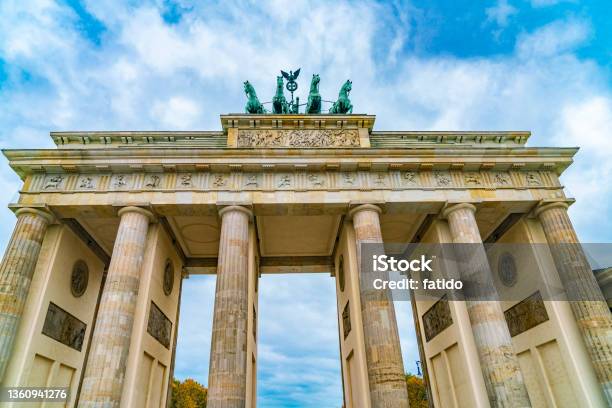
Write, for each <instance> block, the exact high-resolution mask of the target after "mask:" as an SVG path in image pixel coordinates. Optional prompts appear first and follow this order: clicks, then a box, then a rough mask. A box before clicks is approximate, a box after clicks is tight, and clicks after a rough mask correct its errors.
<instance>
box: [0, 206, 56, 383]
mask: <svg viewBox="0 0 612 408" xmlns="http://www.w3.org/2000/svg"><path fill="white" fill-rule="evenodd" d="M15 215H16V216H17V224H16V225H15V229H14V230H13V235H12V236H11V240H10V242H9V244H8V246H7V248H6V252H5V253H4V258H3V259H2V265H0V382H1V381H2V380H4V372H5V371H6V367H7V365H8V362H9V359H10V356H11V352H12V350H13V342H14V341H15V335H16V334H17V328H18V327H19V320H20V319H21V315H22V314H23V308H24V306H25V302H26V298H27V296H28V292H29V291H30V283H31V282H32V275H34V268H35V266H36V262H37V261H38V254H39V253H40V248H41V246H42V241H43V238H44V237H45V232H46V231H47V226H48V225H49V224H50V223H51V222H52V221H53V216H52V215H51V213H49V212H47V211H43V210H37V209H34V208H20V209H18V210H17V211H16V212H15Z"/></svg>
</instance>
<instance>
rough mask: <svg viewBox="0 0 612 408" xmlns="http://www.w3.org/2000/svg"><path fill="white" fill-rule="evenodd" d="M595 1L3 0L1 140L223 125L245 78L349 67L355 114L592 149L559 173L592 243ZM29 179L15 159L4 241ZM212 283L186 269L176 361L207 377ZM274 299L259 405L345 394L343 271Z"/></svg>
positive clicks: (264, 288) (605, 238) (337, 75)
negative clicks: (339, 309)
mask: <svg viewBox="0 0 612 408" xmlns="http://www.w3.org/2000/svg"><path fill="white" fill-rule="evenodd" d="M200 3H206V4H200ZM584 3H587V2H578V1H558V0H531V1H526V0H491V1H482V2H474V1H470V0H455V1H435V0H425V1H418V2H416V1H415V2H414V3H412V2H408V1H406V2H402V1H395V2H389V3H382V2H343V1H336V2H321V3H307V2H303V1H299V0H294V1H291V2H280V1H258V2H247V3H238V2H232V1H227V0H226V1H221V2H218V3H215V2H199V1H195V0H194V1H188V0H176V1H172V0H152V1H142V2H141V1H135V0H130V1H125V0H117V1H102V0H68V1H50V0H2V1H0V146H1V147H2V148H20V147H30V148H31V147H41V148H51V147H53V143H52V142H51V139H50V138H49V137H48V133H49V131H51V130H183V129H189V130H208V129H218V128H219V127H220V126H219V116H218V115H219V114H220V113H227V112H239V111H241V110H242V108H243V104H244V99H245V98H244V95H243V92H242V82H243V81H244V80H246V79H248V80H250V81H251V83H253V84H254V86H255V87H256V89H257V92H258V94H259V95H260V97H261V99H262V100H269V99H270V98H271V96H272V94H273V91H274V87H275V76H276V75H277V74H278V71H279V70H280V69H284V70H289V69H293V70H295V69H296V68H298V67H301V68H302V74H301V78H302V82H301V88H300V89H301V90H302V91H304V89H305V88H307V78H309V77H310V76H311V75H312V74H313V73H319V74H320V75H321V93H322V94H323V96H324V98H325V99H333V98H334V97H335V96H336V95H337V92H338V88H339V86H340V84H341V83H342V82H343V81H344V80H346V79H347V78H350V79H352V81H353V92H352V94H351V96H352V99H353V104H354V106H355V112H363V113H369V114H376V115H377V120H376V126H375V127H376V129H378V130H404V129H405V130H531V131H532V132H533V136H532V137H531V139H530V141H529V145H531V146H580V147H581V150H580V152H579V154H578V155H577V157H576V163H575V164H574V165H573V167H572V168H571V169H570V170H568V171H567V172H566V174H565V175H564V176H563V178H562V181H563V182H564V183H565V185H566V186H567V190H568V192H569V195H570V196H573V197H575V198H576V199H577V200H578V201H577V203H576V204H575V205H574V206H573V207H572V208H571V215H572V217H573V219H574V221H575V225H576V228H577V230H578V232H579V235H580V237H581V238H582V240H583V241H585V242H610V240H611V239H612V210H611V203H612V200H611V196H612V160H610V156H611V154H612V92H611V84H612V81H611V76H610V68H611V67H612V40H610V39H611V38H612V23H611V21H612V6H610V5H609V1H608V0H595V1H590V2H588V4H584ZM304 96H306V94H305V93H303V94H302V97H304ZM19 186H20V182H19V180H18V178H17V177H15V176H14V175H13V174H12V172H11V171H10V170H9V168H8V166H7V165H6V161H5V160H4V161H3V162H2V164H1V165H0V189H2V191H4V192H5V193H4V195H3V196H2V201H1V202H0V247H2V248H4V246H5V245H6V242H7V240H8V237H9V234H10V231H11V229H12V226H13V224H14V216H13V215H12V214H11V213H10V212H9V211H8V210H2V208H5V207H6V204H8V203H9V202H10V201H11V200H13V199H14V193H15V192H16V191H17V190H18V188H19ZM213 294H214V277H212V278H211V277H192V278H190V279H189V280H188V281H186V283H185V295H184V302H183V310H182V314H181V317H182V321H181V326H180V346H179V350H178V361H177V371H176V374H177V376H178V377H180V378H184V377H187V376H191V377H194V378H196V379H198V380H199V381H201V382H202V383H204V384H206V382H207V372H208V351H209V347H210V319H211V316H212V304H213V300H212V296H213ZM260 296H261V299H260V304H261V306H260V339H261V342H260V350H259V373H258V376H259V379H260V381H259V389H258V390H259V406H262V407H292V406H313V407H334V406H340V404H341V389H340V388H341V387H340V376H339V363H338V361H337V357H338V341H337V324H336V318H335V313H336V310H335V302H334V289H333V282H332V280H331V278H329V277H328V276H323V275H312V276H310V275H303V276H282V275H279V276H264V277H263V278H262V282H261V295H260ZM397 306H398V317H399V320H400V331H401V337H402V347H403V353H404V360H405V366H406V370H408V371H412V372H414V371H415V364H414V361H415V360H416V359H418V357H417V355H416V350H415V341H414V336H413V330H412V327H411V324H410V315H409V310H408V308H407V307H406V306H407V305H406V304H403V303H402V304H398V305H397ZM296 317H299V318H296Z"/></svg>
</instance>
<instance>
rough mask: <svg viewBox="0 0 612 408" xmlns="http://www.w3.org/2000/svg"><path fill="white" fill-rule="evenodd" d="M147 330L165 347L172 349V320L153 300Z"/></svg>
mask: <svg viewBox="0 0 612 408" xmlns="http://www.w3.org/2000/svg"><path fill="white" fill-rule="evenodd" d="M147 332H148V333H149V334H150V335H151V336H153V338H154V339H155V340H157V341H158V342H159V343H160V344H161V345H163V346H164V347H165V348H167V349H170V336H171V334H172V322H171V321H170V319H168V317H167V316H166V315H165V314H164V312H162V311H161V310H160V308H159V307H158V306H157V305H156V304H155V303H154V302H151V308H150V309H149V322H148V323H147Z"/></svg>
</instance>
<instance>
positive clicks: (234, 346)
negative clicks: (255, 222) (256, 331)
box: [207, 206, 252, 408]
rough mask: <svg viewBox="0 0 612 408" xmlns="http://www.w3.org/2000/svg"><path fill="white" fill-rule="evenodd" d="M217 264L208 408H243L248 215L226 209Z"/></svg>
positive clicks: (241, 210)
mask: <svg viewBox="0 0 612 408" xmlns="http://www.w3.org/2000/svg"><path fill="white" fill-rule="evenodd" d="M219 215H220V216H221V238H220V242H219V258H218V263H217V286H216V291H215V311H214V316H213V329H212V341H211V346H210V369H209V374H208V405H207V406H208V407H211V408H244V404H245V400H246V376H247V355H246V350H247V338H248V337H247V323H248V321H247V319H248V254H249V245H248V241H249V220H250V218H251V217H252V214H251V212H250V211H249V210H248V209H246V208H244V207H240V206H230V207H225V208H223V209H222V210H221V211H219Z"/></svg>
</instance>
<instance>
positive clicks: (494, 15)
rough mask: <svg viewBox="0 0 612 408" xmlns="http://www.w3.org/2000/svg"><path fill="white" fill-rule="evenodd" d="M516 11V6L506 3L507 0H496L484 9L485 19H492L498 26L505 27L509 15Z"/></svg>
mask: <svg viewBox="0 0 612 408" xmlns="http://www.w3.org/2000/svg"><path fill="white" fill-rule="evenodd" d="M517 13H518V10H517V9H516V7H513V6H511V5H510V4H508V0H498V2H497V4H496V5H495V6H494V7H489V8H487V9H485V14H486V15H487V21H494V22H495V23H497V25H498V26H500V27H506V26H507V25H508V20H509V19H510V17H511V16H513V15H515V14H517Z"/></svg>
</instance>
